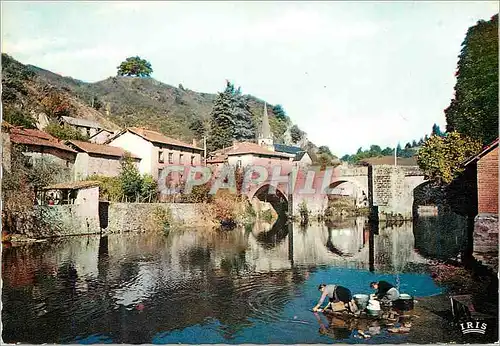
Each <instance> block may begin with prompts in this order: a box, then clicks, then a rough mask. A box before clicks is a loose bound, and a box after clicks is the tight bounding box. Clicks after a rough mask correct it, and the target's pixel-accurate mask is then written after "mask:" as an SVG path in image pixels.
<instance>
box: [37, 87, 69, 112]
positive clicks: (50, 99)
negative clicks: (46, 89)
mask: <svg viewBox="0 0 500 346" xmlns="http://www.w3.org/2000/svg"><path fill="white" fill-rule="evenodd" d="M41 104H42V106H43V108H44V109H43V110H44V111H45V113H47V115H48V116H49V117H53V118H58V117H61V116H69V115H71V105H70V104H69V102H68V100H67V99H66V98H65V97H63V96H62V95H61V94H59V93H57V92H54V91H52V92H50V93H49V94H48V95H47V96H45V97H44V98H43V99H42V101H41Z"/></svg>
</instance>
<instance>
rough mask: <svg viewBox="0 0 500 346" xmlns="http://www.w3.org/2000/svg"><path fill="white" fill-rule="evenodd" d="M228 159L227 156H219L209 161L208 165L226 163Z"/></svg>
mask: <svg viewBox="0 0 500 346" xmlns="http://www.w3.org/2000/svg"><path fill="white" fill-rule="evenodd" d="M226 159H227V155H218V156H215V157H212V158H211V159H208V160H207V163H208V164H210V163H224V162H225V161H226Z"/></svg>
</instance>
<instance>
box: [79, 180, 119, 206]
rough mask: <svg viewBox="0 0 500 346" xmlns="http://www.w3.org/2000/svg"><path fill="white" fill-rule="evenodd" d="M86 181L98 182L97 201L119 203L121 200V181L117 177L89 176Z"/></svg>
mask: <svg viewBox="0 0 500 346" xmlns="http://www.w3.org/2000/svg"><path fill="white" fill-rule="evenodd" d="M86 180H90V181H98V182H100V184H99V199H103V200H107V201H110V202H120V201H121V200H122V199H123V191H122V186H121V181H120V179H119V178H118V177H105V176H102V175H91V176H89V177H87V179H86Z"/></svg>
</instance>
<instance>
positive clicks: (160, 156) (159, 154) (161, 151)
mask: <svg viewBox="0 0 500 346" xmlns="http://www.w3.org/2000/svg"><path fill="white" fill-rule="evenodd" d="M158 162H159V163H163V150H159V151H158Z"/></svg>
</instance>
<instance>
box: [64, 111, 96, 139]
mask: <svg viewBox="0 0 500 346" xmlns="http://www.w3.org/2000/svg"><path fill="white" fill-rule="evenodd" d="M61 123H62V124H66V125H69V126H71V127H73V128H74V129H75V130H78V131H80V132H81V133H82V135H84V136H88V137H91V136H93V135H95V134H96V133H97V132H98V131H99V130H100V129H102V128H103V127H102V126H101V125H99V123H97V122H95V121H92V120H87V119H82V118H73V117H65V116H62V117H61Z"/></svg>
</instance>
